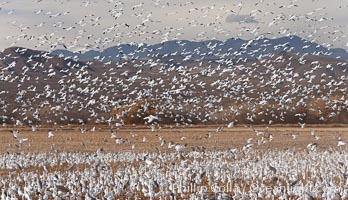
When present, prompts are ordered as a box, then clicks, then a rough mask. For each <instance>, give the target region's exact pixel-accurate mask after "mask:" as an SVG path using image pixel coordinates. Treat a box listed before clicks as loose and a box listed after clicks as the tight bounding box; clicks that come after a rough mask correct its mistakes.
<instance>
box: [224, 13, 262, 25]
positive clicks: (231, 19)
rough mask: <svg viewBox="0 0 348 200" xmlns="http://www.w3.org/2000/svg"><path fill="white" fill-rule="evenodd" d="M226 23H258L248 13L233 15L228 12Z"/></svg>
mask: <svg viewBox="0 0 348 200" xmlns="http://www.w3.org/2000/svg"><path fill="white" fill-rule="evenodd" d="M225 21H226V22H227V23H235V22H237V23H258V21H257V20H256V19H255V18H254V17H252V16H250V15H235V14H230V15H228V16H227V17H226V20H225Z"/></svg>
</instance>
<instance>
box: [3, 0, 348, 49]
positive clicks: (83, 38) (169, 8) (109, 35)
mask: <svg viewBox="0 0 348 200" xmlns="http://www.w3.org/2000/svg"><path fill="white" fill-rule="evenodd" d="M0 8H1V10H0V25H1V27H3V28H2V29H1V31H0V48H1V49H3V48H7V47H9V46H24V47H28V48H33V49H42V50H52V49H57V48H58V49H59V48H64V47H63V46H65V47H66V48H68V49H69V50H72V51H86V50H90V49H104V48H106V47H109V46H114V45H117V44H119V43H132V42H134V43H150V44H153V43H158V42H163V41H167V40H172V39H186V40H196V41H201V40H210V39H218V40H226V39H228V38H232V37H239V38H242V39H253V38H256V37H258V36H260V35H264V36H265V37H269V38H274V37H281V36H286V35H299V36H301V37H303V38H305V39H307V40H311V41H316V42H318V43H320V44H322V45H323V46H327V47H340V48H345V49H348V45H347V43H348V38H347V36H346V35H347V34H348V27H347V25H348V23H347V22H348V15H347V14H346V13H348V1H347V0H331V1H328V0H293V1H289V0H277V1H274V0H272V1H271V0H244V1H243V0H220V1H219V0H214V1H212V0H193V1H189V0H176V1H172V0H122V1H118V0H81V1H80V0H8V1H3V2H1V3H0Z"/></svg>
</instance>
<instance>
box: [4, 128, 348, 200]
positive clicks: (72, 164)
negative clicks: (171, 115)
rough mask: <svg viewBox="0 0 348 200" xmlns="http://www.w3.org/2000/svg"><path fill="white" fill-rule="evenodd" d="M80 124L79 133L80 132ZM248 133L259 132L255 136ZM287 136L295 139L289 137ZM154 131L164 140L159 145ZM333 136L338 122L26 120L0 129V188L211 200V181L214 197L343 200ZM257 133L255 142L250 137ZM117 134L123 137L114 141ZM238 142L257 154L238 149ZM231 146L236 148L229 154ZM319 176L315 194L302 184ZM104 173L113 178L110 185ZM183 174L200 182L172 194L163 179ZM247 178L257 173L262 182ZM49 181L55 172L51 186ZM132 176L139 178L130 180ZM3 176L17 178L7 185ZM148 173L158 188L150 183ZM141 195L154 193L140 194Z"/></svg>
mask: <svg viewBox="0 0 348 200" xmlns="http://www.w3.org/2000/svg"><path fill="white" fill-rule="evenodd" d="M81 128H82V129H84V130H86V131H85V132H84V133H81ZM92 129H94V131H92ZM11 130H18V131H20V134H19V135H18V137H17V138H27V139H28V140H27V141H25V142H23V143H22V144H20V143H19V142H18V141H17V140H16V139H15V138H14V137H13V135H12V133H11ZM217 130H219V131H217ZM48 131H52V132H53V134H54V136H53V137H52V138H48ZM111 132H114V133H116V138H111V135H112V134H111ZM256 132H263V134H259V135H257V134H256ZM294 134H295V135H297V138H296V139H293V136H292V135H294ZM159 137H162V138H163V139H164V140H165V141H166V143H165V144H163V145H162V146H161V141H160V139H159ZM339 137H340V138H341V139H342V140H344V141H348V127H347V126H344V125H336V126H332V127H323V126H310V125H307V126H306V127H305V128H300V127H296V126H280V125H278V126H275V125H273V126H270V127H268V128H267V129H266V128H265V127H262V126H255V127H254V128H251V127H248V126H237V127H233V128H227V127H226V126H225V127H224V128H223V129H222V130H221V126H206V127H205V126H194V127H182V128H180V127H169V126H163V127H162V128H160V129H158V127H157V128H156V129H155V130H154V131H152V130H151V128H149V127H145V126H125V127H121V128H119V129H113V130H110V128H109V127H106V126H99V127H96V128H93V127H92V126H84V127H81V126H80V127H77V126H60V127H58V126H57V127H38V128H37V130H36V131H35V132H33V131H32V129H31V127H16V128H13V127H3V128H1V129H0V151H1V155H0V158H1V159H2V162H0V164H1V166H2V168H1V169H0V180H2V183H3V184H2V185H0V188H2V189H3V191H7V193H6V195H8V196H11V197H14V198H18V199H21V198H22V199H23V197H24V196H23V195H22V191H26V194H28V196H30V197H31V198H32V199H38V197H42V196H44V197H45V196H46V197H47V199H54V198H55V197H57V196H58V197H62V198H63V199H69V198H70V199H75V198H77V197H81V198H82V199H84V198H86V199H87V197H90V196H94V197H95V199H161V198H162V199H163V198H164V199H166V198H167V199H170V198H169V196H171V195H174V194H171V192H174V191H176V192H177V193H176V194H175V195H174V196H176V198H177V199H189V198H191V197H192V196H191V195H194V196H195V197H197V198H196V199H214V200H215V199H223V198H217V194H219V193H218V192H216V191H215V190H214V187H215V186H216V185H218V186H222V187H224V186H225V185H226V184H227V186H228V187H231V188H230V190H228V191H224V193H223V194H225V195H227V196H228V197H227V196H225V198H224V199H240V198H242V196H245V197H246V199H250V198H251V199H255V198H256V196H259V198H258V199H281V198H280V197H281V195H282V197H286V198H288V199H298V198H299V197H303V198H304V197H305V196H306V195H311V197H312V196H313V197H315V198H313V199H334V198H333V197H332V196H329V195H336V196H338V197H339V198H340V199H346V198H345V197H348V193H347V194H346V193H345V190H343V189H344V188H345V184H346V180H348V179H346V178H345V172H342V173H343V174H341V172H340V170H341V169H344V167H346V163H345V161H344V160H345V159H346V156H345V154H342V152H347V147H346V146H347V145H343V146H340V147H337V143H338V138H339ZM144 138H146V139H144ZM250 138H253V139H252V140H250ZM262 138H264V139H263V140H264V141H265V142H264V143H263V144H260V142H259V141H260V140H262ZM117 139H119V140H120V139H121V140H123V141H124V142H123V143H121V144H117V143H116V140H117ZM247 140H249V144H251V143H252V144H253V146H252V149H255V150H257V151H254V152H251V153H248V151H245V150H243V151H239V150H240V149H243V146H245V145H246V144H247ZM169 143H172V144H176V145H182V144H186V148H185V149H184V150H183V151H186V152H185V153H181V152H180V153H176V149H175V148H174V147H172V148H168V144H169ZM309 143H317V150H316V151H310V150H308V148H307V145H308V144H309ZM132 147H133V148H132ZM101 149H102V151H101ZM232 149H239V150H237V151H238V152H235V153H232V152H233V150H232ZM191 150H197V151H195V152H197V153H198V154H195V153H193V154H190V152H193V151H191ZM230 150H231V151H230ZM278 150H279V151H278ZM322 150H323V151H322ZM335 150H338V151H335ZM66 152H72V154H68V153H66ZM108 152H110V154H109V153H108ZM146 152H153V154H148V153H146ZM205 152H208V153H207V154H206V153H205ZM40 153H44V154H40ZM195 155H199V156H195ZM41 156H43V157H44V159H42V158H40V157H41ZM74 159H76V160H74ZM121 160H123V161H121ZM212 166H214V167H212ZM227 166H228V167H227ZM335 166H337V167H338V168H337V169H336V168H335ZM153 169H155V170H153ZM189 169H190V170H189ZM260 169H262V170H261V171H260ZM294 169H297V170H295V174H297V175H296V177H297V179H296V180H293V177H291V174H292V173H294V172H293V170H294ZM325 170H326V171H325ZM315 171H317V172H316V173H314V172H315ZM182 173H183V174H182ZM328 173H332V177H331V178H330V180H331V182H329V183H326V182H323V183H326V184H327V185H325V186H322V187H320V188H318V191H311V190H308V191H307V189H305V188H307V186H308V187H310V186H311V187H312V186H313V185H312V184H316V183H320V184H321V182H320V181H319V180H323V179H324V178H325V177H326V178H327V176H326V175H327V174H328ZM197 174H200V175H199V176H196V175H197ZM217 174H218V176H217ZM37 175H40V181H41V182H42V183H43V184H42V186H38V185H37V184H36V182H37V181H36V180H37V179H38V177H37ZM158 176H163V177H166V178H163V177H162V178H159V177H158ZM248 176H250V177H248ZM24 177H32V179H27V178H24ZM72 177H75V178H76V177H78V180H80V181H81V180H84V181H85V182H86V183H89V184H90V185H89V186H91V184H92V186H95V184H96V183H99V185H100V188H102V189H100V191H96V190H89V186H88V185H81V184H79V183H81V182H73V180H75V179H74V178H72ZM109 177H112V178H111V179H112V180H113V181H115V183H117V185H114V184H113V183H112V182H110V179H109ZM130 177H131V178H130ZM137 177H138V178H137ZM143 177H150V179H143ZM185 177H186V178H188V177H189V180H187V181H188V182H187V183H195V185H198V186H200V189H199V190H198V191H196V190H195V191H186V192H180V191H179V190H178V191H177V190H176V189H168V188H167V187H169V186H168V185H167V186H165V185H166V184H168V183H170V181H172V182H171V183H175V184H178V183H179V182H180V181H181V180H182V179H181V178H185ZM223 177H225V178H226V179H224V178H223ZM257 177H263V178H262V180H263V181H262V184H260V183H259V182H258V178H257ZM318 177H319V178H318ZM52 178H53V179H56V180H55V181H54V182H53V183H52ZM129 178H130V179H129ZM227 178H228V181H227V183H226V180H227ZM24 179H26V180H27V181H23V180H24ZM140 179H142V181H140V182H139V180H140ZM13 180H19V181H18V183H17V182H16V184H15V185H16V186H15V187H14V186H13V183H12V181H13ZM33 180H35V181H33ZM124 180H128V181H124ZM155 180H156V181H157V182H156V183H158V185H156V184H155V185H153V182H151V181H155ZM185 180H186V179H185ZM75 181H76V180H75ZM190 181H191V182H190ZM133 183H134V184H135V185H133ZM180 183H181V182H180ZM332 183H334V184H335V187H336V188H338V190H339V192H336V193H332V194H329V193H327V194H323V193H321V191H322V190H329V189H330V187H332V186H331V185H330V184H332ZM185 184H186V182H185ZM228 184H230V185H228ZM26 185H31V187H32V190H28V187H27V186H26ZM162 186H163V187H162ZM256 186H257V188H256ZM285 186H286V187H285ZM203 187H204V188H207V191H206V193H205V194H206V195H207V196H208V197H209V198H208V197H204V196H202V194H203V193H201V192H202V190H201V188H203ZM254 187H255V188H254ZM264 187H267V190H264ZM281 187H283V188H284V189H285V190H284V191H283V192H282V193H279V192H278V193H277V191H276V190H277V188H281ZM13 188H16V189H15V190H14V189H13ZM82 188H85V189H84V190H83V189H82ZM96 188H97V187H96ZM118 189H119V190H118ZM304 189H305V190H304ZM302 190H303V191H302ZM79 191H81V192H80V193H79ZM107 191H112V192H111V193H108V192H107ZM331 191H334V190H331ZM150 192H154V193H153V194H152V193H151V194H150ZM347 192H348V191H347ZM109 194H112V195H109ZM221 194H222V193H221ZM151 195H154V197H155V198H149V197H150V196H151ZM325 195H326V196H325ZM107 196H108V197H107ZM232 196H233V198H232ZM275 197H277V198H275ZM326 197H327V198H326ZM331 197H332V198H331ZM89 199H94V198H89Z"/></svg>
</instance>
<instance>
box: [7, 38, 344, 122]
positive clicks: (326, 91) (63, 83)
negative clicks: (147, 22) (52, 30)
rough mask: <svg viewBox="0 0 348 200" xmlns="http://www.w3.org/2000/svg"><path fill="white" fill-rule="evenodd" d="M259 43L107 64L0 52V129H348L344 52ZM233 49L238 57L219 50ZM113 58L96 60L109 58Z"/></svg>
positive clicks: (165, 47)
mask: <svg viewBox="0 0 348 200" xmlns="http://www.w3.org/2000/svg"><path fill="white" fill-rule="evenodd" d="M266 40H267V39H259V40H252V41H249V42H246V41H243V40H239V39H231V40H228V41H226V42H224V43H221V42H219V41H211V42H209V43H205V42H202V43H197V42H189V41H186V42H185V43H182V41H180V42H179V41H171V42H167V43H164V44H162V48H159V49H155V45H145V46H141V47H140V49H145V48H146V46H151V48H153V49H154V50H153V51H155V52H157V53H156V54H155V55H154V52H152V53H151V54H149V55H143V56H142V57H140V56H139V57H137V56H135V54H139V55H140V53H139V52H140V50H138V49H139V47H138V48H137V50H134V48H135V46H132V45H130V46H128V45H121V46H118V47H114V49H115V48H117V49H118V48H128V47H129V49H131V47H132V48H133V50H132V51H131V50H129V49H128V51H125V52H124V55H127V56H133V57H132V58H131V59H130V58H129V57H128V58H122V59H121V58H117V59H116V58H113V59H115V61H110V60H109V61H108V62H105V61H107V60H108V59H111V57H110V58H108V59H106V58H104V59H102V57H99V58H93V57H90V58H89V59H87V57H86V58H82V57H81V58H80V57H78V55H80V54H76V55H75V56H77V57H74V56H73V54H71V55H70V56H69V55H55V54H54V52H53V53H52V52H47V51H39V50H32V49H28V48H23V47H11V48H7V49H5V50H4V51H3V52H0V121H1V120H2V121H3V122H4V123H12V124H14V123H18V124H32V123H34V124H55V123H57V124H67V123H82V122H83V123H111V122H112V121H113V120H121V119H122V120H124V121H125V122H126V123H144V120H143V119H144V117H146V116H147V115H149V114H152V115H156V116H158V118H159V119H161V122H162V123H169V124H170V123H181V124H184V123H197V124H199V123H228V122H231V121H235V122H239V123H270V122H271V121H272V123H297V122H306V123H348V110H347V108H348V98H347V97H348V95H347V89H348V70H347V62H346V61H345V60H344V59H345V56H346V55H345V54H346V53H345V51H344V50H342V49H341V50H340V49H331V50H330V49H326V48H324V47H321V46H317V45H316V44H315V43H309V42H305V41H304V40H302V39H299V38H298V37H295V36H294V37H292V38H291V37H289V38H279V39H275V40H272V42H273V43H274V44H276V46H272V45H266ZM289 40H290V41H292V42H289ZM238 41H239V42H240V46H241V47H239V49H238V48H237V49H238V50H229V49H227V47H228V46H230V47H229V48H231V49H234V48H235V47H232V46H231V45H232V44H236V42H238ZM270 41H271V40H269V41H268V42H270ZM227 44H231V45H227ZM304 44H307V46H308V45H309V46H308V47H305V46H302V48H301V45H304ZM277 45H278V46H277ZM313 45H316V46H313ZM201 46H203V47H204V46H205V47H204V48H203V47H201ZM257 46H258V48H256V47H257ZM280 46H281V47H280ZM174 47H175V48H174ZM179 48H180V49H179ZM260 48H264V49H262V50H260ZM112 49H113V48H111V50H109V51H108V50H107V49H106V50H104V51H102V52H97V51H96V52H94V53H95V55H96V56H101V55H102V54H103V55H104V56H105V55H106V54H104V53H105V52H110V56H111V52H112ZM146 49H148V48H146ZM173 49H174V50H175V52H174V50H173ZM197 49H198V50H197ZM218 49H224V50H218ZM311 49H312V50H313V51H312V53H308V52H309V50H311ZM314 49H315V50H316V51H314ZM208 50H210V51H209V52H208ZM55 52H56V53H57V52H58V51H55ZM63 52H67V51H65V50H64V51H63ZM131 52H133V53H131ZM134 52H135V53H134ZM170 52H174V53H170ZM190 52H191V54H190ZM192 52H196V53H192ZM203 52H208V53H206V54H205V55H204V53H203ZM236 52H238V53H236ZM247 52H248V53H247ZM260 52H263V54H262V56H257V55H259V54H260ZM266 52H269V53H266ZM301 52H302V53H301ZM306 52H307V53H306ZM160 53H161V54H160ZM162 53H164V54H162ZM169 53H170V55H169ZM59 54H61V53H59ZM86 54H87V53H86ZM166 54H168V55H166ZM81 55H82V54H81ZM84 55H85V54H84ZM231 55H233V56H234V57H230V56H231ZM71 56H73V57H71ZM104 56H103V57H104ZM248 56H250V58H249V57H248ZM90 59H91V60H90ZM149 110H150V111H151V112H149Z"/></svg>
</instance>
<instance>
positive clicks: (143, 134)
mask: <svg viewBox="0 0 348 200" xmlns="http://www.w3.org/2000/svg"><path fill="white" fill-rule="evenodd" d="M219 127H224V126H191V127H175V126H163V127H161V128H156V129H155V130H154V131H152V130H151V128H149V127H146V126H125V127H121V128H119V129H112V130H111V129H110V128H109V127H107V126H99V127H98V126H97V127H95V130H94V131H92V129H93V126H56V127H53V126H52V127H39V128H37V130H36V131H35V132H33V131H32V130H31V127H16V128H13V127H3V128H1V129H0V151H1V152H25V153H27V152H33V153H39V152H50V151H58V152H93V151H97V150H98V149H101V148H102V149H103V150H104V151H107V152H122V151H126V152H128V151H129V152H143V151H148V152H154V151H162V152H171V151H175V149H174V148H168V145H169V142H171V144H178V145H185V144H186V148H185V149H184V150H185V151H189V150H195V149H197V148H199V149H206V150H228V149H234V148H241V147H243V146H244V145H246V144H247V143H248V142H247V140H248V139H250V138H252V140H250V141H249V143H252V144H254V145H253V148H255V149H279V150H282V149H283V150H284V149H291V148H296V149H306V148H307V145H308V144H309V143H317V144H318V149H329V148H333V149H334V148H337V144H338V138H339V137H340V138H341V139H342V140H344V141H348V126H345V125H336V126H331V127H326V126H314V125H308V126H306V127H305V128H300V127H297V126H288V125H284V126H281V125H275V126H269V127H268V128H266V127H265V126H255V127H254V129H252V127H250V126H246V125H245V126H236V127H232V128H227V127H226V126H225V127H224V128H223V129H222V130H219V131H217V129H218V128H219ZM81 129H82V130H83V131H81ZM220 129H221V128H220ZM11 130H19V131H20V136H19V137H20V138H28V140H27V141H25V142H23V143H22V144H20V143H19V142H18V141H17V140H16V139H15V138H13V136H12V134H11ZM48 131H52V132H53V134H54V136H53V137H52V138H48ZM257 131H258V132H259V134H258V135H257V134H256V132H257ZM82 132H83V133H82ZM112 132H114V133H116V137H114V138H112V137H111V133H112ZM261 132H263V133H261ZM313 133H314V135H315V136H316V137H314V135H312V134H313ZM295 135H297V136H295ZM159 137H162V138H163V139H164V141H165V143H164V144H162V146H161V143H162V142H161V140H160V139H159ZM294 137H296V138H295V139H294ZM262 138H263V139H262ZM117 139H121V141H122V142H121V143H120V144H117V143H116V140H117ZM262 140H263V141H264V142H262V144H261V141H262ZM340 148H346V147H345V146H343V147H340Z"/></svg>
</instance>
